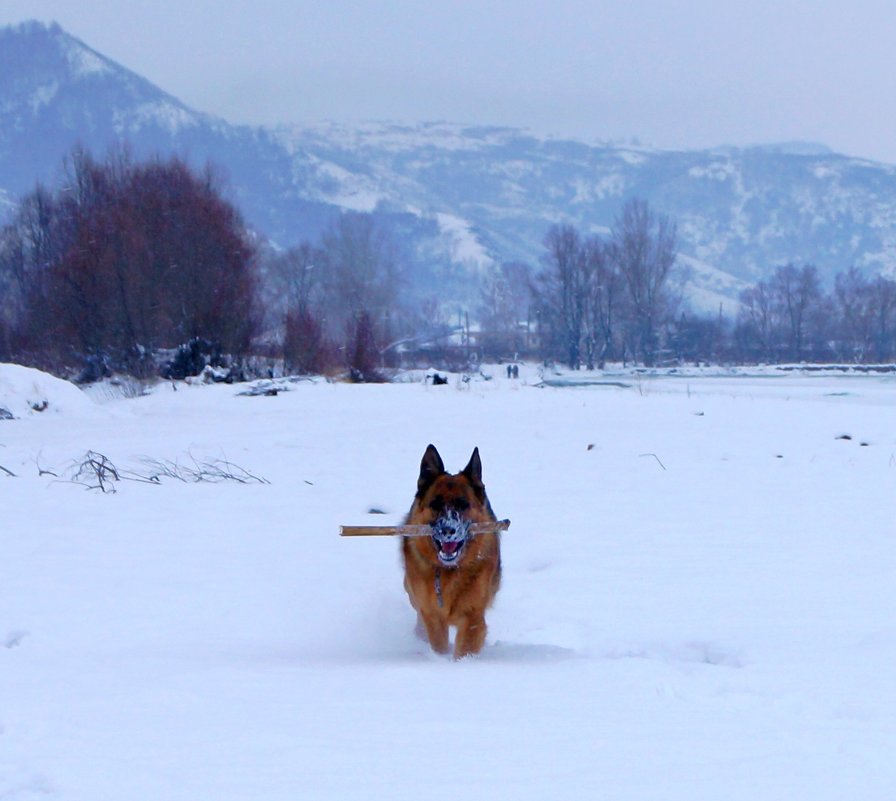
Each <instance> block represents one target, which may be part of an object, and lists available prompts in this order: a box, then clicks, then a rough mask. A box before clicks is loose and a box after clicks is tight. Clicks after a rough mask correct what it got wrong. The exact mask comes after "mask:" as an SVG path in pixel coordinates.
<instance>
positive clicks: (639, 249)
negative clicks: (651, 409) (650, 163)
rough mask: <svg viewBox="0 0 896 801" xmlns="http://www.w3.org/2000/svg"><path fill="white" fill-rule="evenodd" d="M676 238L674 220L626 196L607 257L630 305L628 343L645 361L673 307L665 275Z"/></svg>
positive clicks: (650, 360) (650, 359)
mask: <svg viewBox="0 0 896 801" xmlns="http://www.w3.org/2000/svg"><path fill="white" fill-rule="evenodd" d="M676 240H677V236H676V228H675V223H674V222H672V220H671V219H670V218H669V217H667V216H666V215H663V214H660V215H657V214H654V213H653V212H652V211H651V210H650V207H649V206H648V204H647V202H646V201H644V200H641V199H638V198H634V199H632V200H629V201H628V202H626V204H625V205H624V206H623V209H622V213H621V214H620V216H619V217H618V218H617V219H616V222H615V225H614V227H613V231H612V234H611V245H610V247H611V254H612V259H613V260H614V262H615V264H616V268H617V269H618V271H619V274H620V276H621V278H622V282H623V285H624V287H625V289H626V297H627V301H628V305H629V309H628V323H629V325H628V329H629V343H630V346H631V347H632V348H633V349H634V351H635V354H636V355H637V356H640V357H641V358H642V359H643V361H644V363H645V364H648V365H650V364H653V363H654V362H655V360H656V356H657V351H658V349H659V347H660V333H661V328H662V325H663V323H664V322H666V321H667V320H668V319H669V317H670V315H671V313H672V312H673V311H674V310H673V309H672V308H671V307H672V301H673V298H672V295H671V293H670V292H669V289H668V281H669V277H670V275H671V273H672V269H673V267H674V266H675V259H676V248H677V244H676Z"/></svg>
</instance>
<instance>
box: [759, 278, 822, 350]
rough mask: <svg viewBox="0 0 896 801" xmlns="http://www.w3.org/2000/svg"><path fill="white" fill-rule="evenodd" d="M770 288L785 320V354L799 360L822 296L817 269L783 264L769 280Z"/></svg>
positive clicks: (815, 319) (816, 319) (815, 318)
mask: <svg viewBox="0 0 896 801" xmlns="http://www.w3.org/2000/svg"><path fill="white" fill-rule="evenodd" d="M769 289H770V291H771V293H772V296H773V298H774V302H775V303H777V304H778V305H779V308H780V309H781V315H782V317H783V320H784V323H785V331H786V335H787V353H788V356H789V358H791V359H794V360H797V361H798V360H800V359H802V358H804V356H805V355H806V354H805V347H806V342H807V340H808V338H809V335H810V334H811V333H814V332H811V331H810V330H809V325H810V323H811V322H812V321H813V320H814V321H815V322H817V321H818V318H817V315H815V317H814V318H813V313H814V312H816V311H817V310H818V307H819V306H820V305H821V301H822V297H823V295H822V291H821V282H820V281H819V278H818V270H816V269H815V267H813V266H812V265H810V264H807V265H805V266H803V267H802V268H797V267H795V266H794V265H793V264H785V265H784V266H782V267H778V269H776V270H775V272H774V274H773V275H772V277H771V278H770V279H769Z"/></svg>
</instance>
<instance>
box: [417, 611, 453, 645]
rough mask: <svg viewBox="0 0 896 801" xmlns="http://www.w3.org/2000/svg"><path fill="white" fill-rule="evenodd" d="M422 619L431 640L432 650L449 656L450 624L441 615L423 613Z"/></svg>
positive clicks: (421, 614)
mask: <svg viewBox="0 0 896 801" xmlns="http://www.w3.org/2000/svg"><path fill="white" fill-rule="evenodd" d="M420 617H422V618H423V625H424V626H425V627H426V636H427V637H428V638H429V644H430V646H431V647H432V650H433V651H435V652H436V653H437V654H447V653H448V651H449V645H448V622H447V621H446V620H445V618H444V617H442V616H441V615H433V614H426V612H421V613H420Z"/></svg>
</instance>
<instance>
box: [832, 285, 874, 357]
mask: <svg viewBox="0 0 896 801" xmlns="http://www.w3.org/2000/svg"><path fill="white" fill-rule="evenodd" d="M873 291H874V285H873V283H872V282H871V281H870V280H869V279H867V278H866V277H865V276H864V275H863V274H862V272H861V271H860V270H858V269H857V268H856V267H850V268H849V270H847V271H846V272H845V273H838V274H837V275H836V277H835V278H834V294H833V304H834V309H835V311H836V315H837V326H836V329H837V330H836V342H837V355H838V357H839V358H841V359H844V358H845V359H849V360H850V361H856V362H859V363H861V362H864V361H866V359H867V358H868V357H869V356H870V354H871V351H872V348H873V344H874V310H873V307H874V294H873Z"/></svg>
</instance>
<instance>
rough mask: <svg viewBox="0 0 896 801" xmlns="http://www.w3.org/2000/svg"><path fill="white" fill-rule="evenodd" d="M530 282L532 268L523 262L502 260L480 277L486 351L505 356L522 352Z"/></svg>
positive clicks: (481, 314) (525, 343) (483, 343)
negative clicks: (500, 263)
mask: <svg viewBox="0 0 896 801" xmlns="http://www.w3.org/2000/svg"><path fill="white" fill-rule="evenodd" d="M531 283H532V279H531V269H530V268H529V265H528V264H524V263H522V262H505V263H504V264H502V265H500V267H498V268H496V269H494V270H493V271H492V272H491V273H490V274H488V275H487V276H486V277H485V278H484V279H483V280H482V287H481V290H480V308H479V321H480V323H481V325H482V340H481V343H482V348H483V350H484V351H485V352H486V353H487V354H489V355H492V356H494V357H496V358H505V357H513V356H514V355H515V354H518V353H522V352H523V351H525V349H526V347H527V342H526V329H524V328H523V327H522V326H523V325H526V328H528V322H529V305H530V301H531V294H530V287H531Z"/></svg>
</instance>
